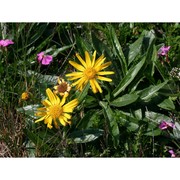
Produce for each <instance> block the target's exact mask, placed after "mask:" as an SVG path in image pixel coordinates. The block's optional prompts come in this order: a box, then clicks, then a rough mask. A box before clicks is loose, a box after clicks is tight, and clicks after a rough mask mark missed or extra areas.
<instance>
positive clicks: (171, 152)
mask: <svg viewBox="0 0 180 180" xmlns="http://www.w3.org/2000/svg"><path fill="white" fill-rule="evenodd" d="M168 152H169V153H170V154H171V157H176V154H175V153H174V151H173V150H172V149H171V150H169V151H168Z"/></svg>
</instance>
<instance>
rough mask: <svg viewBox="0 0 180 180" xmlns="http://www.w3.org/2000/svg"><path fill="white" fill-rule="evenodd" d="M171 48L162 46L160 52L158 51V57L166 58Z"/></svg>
mask: <svg viewBox="0 0 180 180" xmlns="http://www.w3.org/2000/svg"><path fill="white" fill-rule="evenodd" d="M170 47H171V46H162V47H161V48H160V49H159V51H158V55H159V56H166V55H167V53H168V51H169V49H170Z"/></svg>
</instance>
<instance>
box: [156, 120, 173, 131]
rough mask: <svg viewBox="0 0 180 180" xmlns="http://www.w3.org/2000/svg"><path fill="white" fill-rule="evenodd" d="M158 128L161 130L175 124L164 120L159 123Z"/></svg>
mask: <svg viewBox="0 0 180 180" xmlns="http://www.w3.org/2000/svg"><path fill="white" fill-rule="evenodd" d="M159 128H160V129H162V130H164V129H167V128H175V124H174V123H170V122H166V121H162V122H161V124H160V125H159Z"/></svg>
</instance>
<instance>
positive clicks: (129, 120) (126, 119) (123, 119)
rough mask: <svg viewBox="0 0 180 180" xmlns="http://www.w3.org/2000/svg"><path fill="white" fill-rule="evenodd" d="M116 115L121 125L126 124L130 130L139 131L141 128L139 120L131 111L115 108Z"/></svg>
mask: <svg viewBox="0 0 180 180" xmlns="http://www.w3.org/2000/svg"><path fill="white" fill-rule="evenodd" d="M115 116H116V118H117V119H118V123H119V124H120V125H121V126H125V127H126V128H127V129H128V130H129V131H137V130H138V128H139V120H140V119H137V118H134V117H132V116H131V114H129V113H125V112H123V111H119V110H115Z"/></svg>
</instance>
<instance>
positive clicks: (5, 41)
mask: <svg viewBox="0 0 180 180" xmlns="http://www.w3.org/2000/svg"><path fill="white" fill-rule="evenodd" d="M10 44H14V42H13V41H12V40H10V39H2V40H0V46H3V47H6V46H8V45H10Z"/></svg>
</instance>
